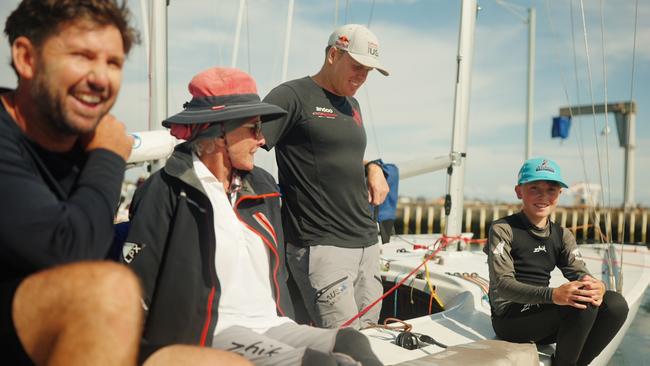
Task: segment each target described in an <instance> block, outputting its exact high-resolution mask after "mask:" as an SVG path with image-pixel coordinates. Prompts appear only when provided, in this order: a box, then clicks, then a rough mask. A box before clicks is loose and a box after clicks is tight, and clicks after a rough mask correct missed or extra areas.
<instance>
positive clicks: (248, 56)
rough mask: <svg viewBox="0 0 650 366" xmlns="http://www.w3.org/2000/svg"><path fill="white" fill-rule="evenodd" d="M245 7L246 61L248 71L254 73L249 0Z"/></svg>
mask: <svg viewBox="0 0 650 366" xmlns="http://www.w3.org/2000/svg"><path fill="white" fill-rule="evenodd" d="M244 7H245V8H244V11H245V12H246V13H245V16H246V62H247V65H248V69H247V71H248V73H249V74H251V75H252V74H253V72H252V71H251V32H250V28H249V26H248V25H249V21H248V9H249V8H248V2H245V3H244Z"/></svg>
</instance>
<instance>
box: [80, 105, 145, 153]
mask: <svg viewBox="0 0 650 366" xmlns="http://www.w3.org/2000/svg"><path fill="white" fill-rule="evenodd" d="M80 142H81V145H82V146H83V147H84V149H85V150H86V151H90V150H95V149H106V150H109V151H112V152H114V153H116V154H117V155H119V156H120V157H121V158H122V159H124V161H126V160H127V159H128V158H129V155H131V148H132V147H133V137H132V136H130V135H127V134H126V128H125V127H124V124H123V123H122V122H120V121H118V120H117V119H116V118H115V117H113V115H110V114H107V115H105V116H104V117H103V118H102V119H101V121H99V123H98V124H97V127H96V128H95V130H94V131H93V132H90V133H88V134H85V135H83V136H81V139H80Z"/></svg>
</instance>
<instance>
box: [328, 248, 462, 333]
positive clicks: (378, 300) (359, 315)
mask: <svg viewBox="0 0 650 366" xmlns="http://www.w3.org/2000/svg"><path fill="white" fill-rule="evenodd" d="M455 240H463V241H466V240H468V239H466V238H463V237H461V236H445V235H443V236H441V237H440V239H438V240H436V241H435V243H433V245H434V246H435V245H436V244H437V243H438V242H439V243H440V246H439V247H438V249H436V250H434V251H433V252H432V253H431V254H429V255H428V256H426V258H424V260H423V261H422V263H420V265H419V266H417V267H416V268H415V269H413V270H412V271H411V272H409V274H407V275H406V277H404V278H402V280H400V281H399V282H398V283H397V284H395V286H393V287H391V288H390V290H388V291H386V292H385V293H384V294H383V295H381V296H380V297H379V298H378V299H377V300H375V301H373V302H372V304H370V305H368V306H366V307H365V308H363V310H361V311H360V312H359V313H358V314H357V315H355V316H353V317H352V318H350V319H349V320H348V321H346V322H345V323H343V325H341V326H340V328H345V327H347V326H350V324H352V322H354V321H355V320H357V319H359V318H360V317H362V316H363V315H364V314H365V313H367V312H368V311H369V310H370V309H372V308H373V307H374V306H375V305H377V304H378V303H379V302H380V301H382V300H383V299H385V298H386V297H387V296H388V295H390V294H392V293H393V291H395V290H397V288H398V287H400V286H402V284H404V282H406V280H407V279H408V278H409V277H411V276H413V275H414V274H415V273H416V272H417V271H419V270H420V268H422V266H424V264H425V263H426V262H428V261H429V260H431V259H432V258H433V257H435V256H436V254H438V253H439V252H440V251H441V250H442V249H443V248H445V247H446V246H447V244H449V243H450V242H453V241H455Z"/></svg>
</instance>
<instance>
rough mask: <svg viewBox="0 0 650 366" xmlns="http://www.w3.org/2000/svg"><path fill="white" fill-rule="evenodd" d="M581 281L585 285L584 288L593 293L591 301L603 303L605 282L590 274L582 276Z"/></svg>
mask: <svg viewBox="0 0 650 366" xmlns="http://www.w3.org/2000/svg"><path fill="white" fill-rule="evenodd" d="M580 282H581V283H582V285H583V287H582V289H583V290H587V291H589V293H590V294H591V303H592V304H594V305H595V306H600V304H602V303H603V296H605V284H604V283H603V282H602V281H598V280H597V279H595V278H593V277H591V276H590V275H585V276H584V277H582V279H580Z"/></svg>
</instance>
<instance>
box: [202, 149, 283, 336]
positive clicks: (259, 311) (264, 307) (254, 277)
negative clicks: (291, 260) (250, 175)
mask: <svg viewBox="0 0 650 366" xmlns="http://www.w3.org/2000/svg"><path fill="white" fill-rule="evenodd" d="M193 162H194V171H195V172H196V175H197V176H198V178H199V181H200V182H201V185H202V186H203V189H204V190H205V192H206V193H207V194H208V199H209V200H210V203H211V204H212V209H213V212H214V235H215V238H216V249H215V267H216V271H217V277H218V278H219V284H220V285H221V291H220V292H218V293H217V294H216V296H221V298H220V299H219V309H218V314H219V316H218V317H217V326H216V327H215V329H214V334H217V333H218V332H220V331H222V330H224V329H226V328H228V327H230V326H232V325H240V326H243V327H246V328H250V329H252V330H253V331H255V332H257V333H264V332H265V331H266V330H268V329H269V328H271V327H274V326H277V325H280V324H283V323H286V322H290V321H292V320H291V319H289V318H287V317H280V316H278V315H277V312H276V307H275V301H274V299H273V292H272V291H273V289H272V285H271V279H270V278H269V250H268V248H266V246H265V245H264V242H262V239H261V238H260V237H259V236H258V235H257V234H256V233H254V232H253V231H251V230H249V229H248V228H246V227H245V226H244V225H243V224H242V223H241V221H239V219H238V218H237V215H236V214H235V211H234V209H233V207H232V206H231V203H230V201H229V200H228V196H227V194H226V191H225V189H224V187H223V184H222V183H221V182H220V181H219V180H217V179H216V178H215V177H214V175H212V173H211V172H210V170H208V168H207V167H206V166H205V164H203V163H202V162H201V160H199V158H198V157H197V156H196V155H194V157H193Z"/></svg>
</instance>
